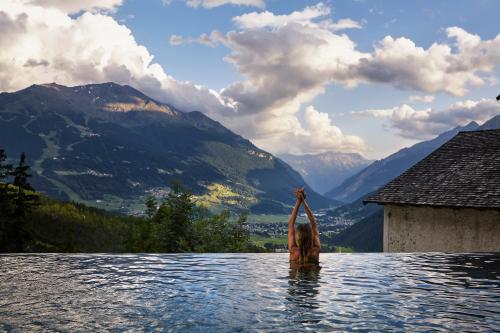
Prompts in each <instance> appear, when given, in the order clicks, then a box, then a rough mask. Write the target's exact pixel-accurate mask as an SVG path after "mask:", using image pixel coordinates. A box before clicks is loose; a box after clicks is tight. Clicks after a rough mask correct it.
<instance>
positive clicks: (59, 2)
mask: <svg viewBox="0 0 500 333" xmlns="http://www.w3.org/2000/svg"><path fill="white" fill-rule="evenodd" d="M122 1H123V0H77V1H76V0H25V1H24V2H26V3H31V4H33V5H37V6H43V7H52V8H57V9H59V10H61V11H63V12H65V13H78V12H80V11H82V10H86V11H96V10H111V11H114V10H115V9H116V8H117V7H119V6H120V5H121V4H122Z"/></svg>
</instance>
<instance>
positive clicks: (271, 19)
mask: <svg viewBox="0 0 500 333" xmlns="http://www.w3.org/2000/svg"><path fill="white" fill-rule="evenodd" d="M330 12H331V10H330V7H328V6H326V5H324V4H323V3H321V2H320V3H318V4H317V5H314V6H309V7H306V8H304V10H302V11H295V12H292V13H290V14H288V15H275V14H273V13H271V12H269V11H265V12H259V13H258V12H252V13H247V14H243V15H241V16H236V17H234V18H233V21H234V22H235V23H236V24H237V25H238V26H239V27H240V28H242V29H257V28H264V27H275V28H276V27H282V26H285V25H287V24H289V23H300V24H310V23H311V22H312V20H314V19H316V18H319V17H324V16H327V15H329V14H330Z"/></svg>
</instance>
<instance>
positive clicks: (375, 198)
mask: <svg viewBox="0 0 500 333" xmlns="http://www.w3.org/2000/svg"><path fill="white" fill-rule="evenodd" d="M364 202H365V203H367V202H375V203H380V204H389V203H392V204H411V205H431V206H448V207H450V206H451V207H477V208H500V129H496V130H486V131H471V132H459V133H458V134H457V135H456V136H455V137H454V138H452V139H451V140H450V141H448V142H446V143H445V144H444V145H442V146H441V147H439V148H438V149H436V150H435V151H434V152H433V153H432V154H430V155H429V156H427V157H426V158H424V159H423V160H422V161H420V162H418V163H417V164H415V165H414V166H413V167H411V168H410V169H408V170H407V171H406V172H404V173H403V174H401V175H400V176H399V177H397V178H396V179H394V180H393V181H391V182H390V183H388V184H387V185H386V186H385V187H383V188H381V189H380V190H378V191H377V192H375V193H374V194H373V195H371V196H369V197H368V198H367V199H366V200H365V201H364Z"/></svg>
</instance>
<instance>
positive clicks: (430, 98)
mask: <svg viewBox="0 0 500 333" xmlns="http://www.w3.org/2000/svg"><path fill="white" fill-rule="evenodd" d="M435 98H436V97H435V96H434V95H412V96H410V97H409V98H408V99H409V100H410V102H417V103H432V102H434V99H435Z"/></svg>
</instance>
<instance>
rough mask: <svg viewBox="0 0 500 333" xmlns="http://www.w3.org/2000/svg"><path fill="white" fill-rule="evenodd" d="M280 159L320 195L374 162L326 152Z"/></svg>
mask: <svg viewBox="0 0 500 333" xmlns="http://www.w3.org/2000/svg"><path fill="white" fill-rule="evenodd" d="M280 157H281V158H282V159H283V160H284V161H285V162H287V163H288V164H290V165H291V166H292V167H293V168H294V169H295V170H297V171H298V172H299V173H300V174H301V175H302V177H303V178H304V179H305V181H306V182H307V183H308V184H309V185H310V186H311V187H312V188H313V189H314V190H316V191H318V192H319V193H324V192H326V191H328V190H330V189H331V188H332V187H334V186H338V185H340V183H341V182H343V181H344V180H345V179H347V178H348V177H350V176H352V175H354V174H355V173H357V172H358V171H360V170H361V169H363V168H364V167H366V166H367V165H368V164H370V163H371V162H372V161H370V160H367V159H366V158H364V157H363V156H362V155H360V154H356V153H341V152H326V153H322V154H304V155H292V154H282V155H280Z"/></svg>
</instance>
